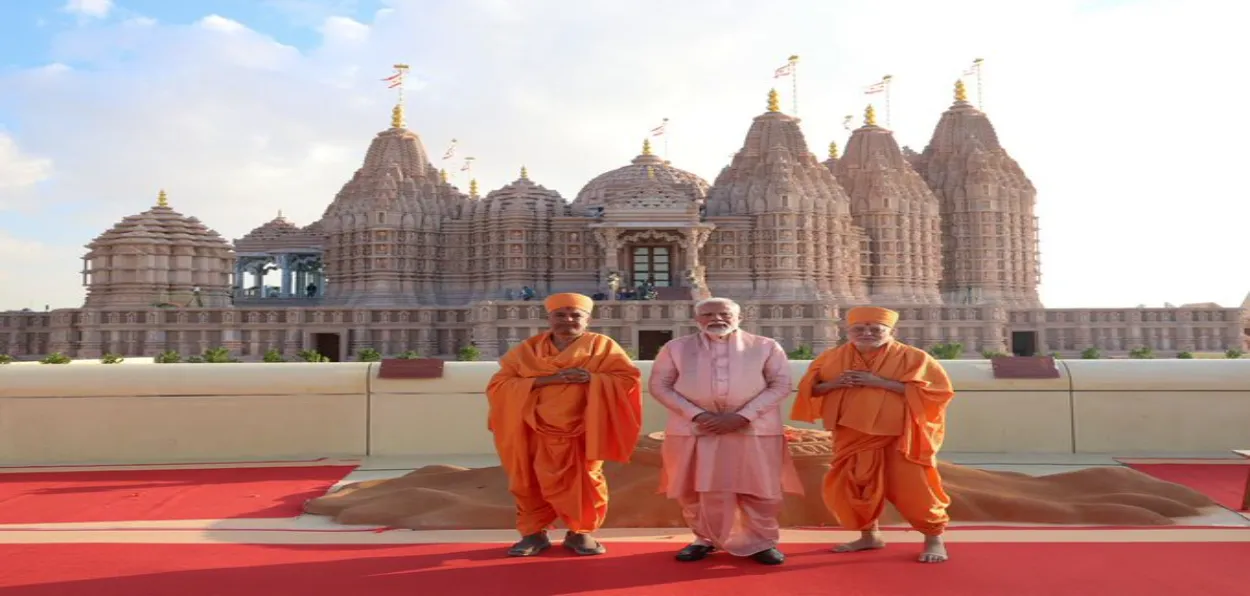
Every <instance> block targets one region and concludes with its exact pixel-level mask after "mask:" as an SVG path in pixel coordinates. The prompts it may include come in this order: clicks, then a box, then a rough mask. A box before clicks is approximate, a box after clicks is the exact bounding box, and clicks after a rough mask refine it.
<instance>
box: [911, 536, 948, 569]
mask: <svg viewBox="0 0 1250 596" xmlns="http://www.w3.org/2000/svg"><path fill="white" fill-rule="evenodd" d="M949 558H950V557H948V556H947V555H946V543H944V542H942V537H941V536H925V537H924V550H923V551H920V559H919V560H920V562H921V563H944V562H946V560H947V559H949Z"/></svg>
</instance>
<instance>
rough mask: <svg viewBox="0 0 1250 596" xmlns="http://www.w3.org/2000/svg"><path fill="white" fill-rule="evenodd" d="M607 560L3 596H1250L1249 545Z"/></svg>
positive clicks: (66, 560)
mask: <svg viewBox="0 0 1250 596" xmlns="http://www.w3.org/2000/svg"><path fill="white" fill-rule="evenodd" d="M608 546H609V549H610V552H609V554H608V555H606V556H603V557H592V558H578V557H573V556H570V555H566V554H564V553H563V552H557V551H560V549H559V548H558V547H557V548H555V549H553V551H551V552H549V553H548V554H546V555H544V556H541V557H539V558H537V559H508V558H506V557H501V556H500V554H501V550H502V549H503V548H505V547H506V545H500V544H487V545H483V544H441V545H403V546H365V547H350V546H329V547H320V546H255V545H235V544H206V545H159V544H151V545H128V544H116V545H108V544H65V545H33V544H20V545H12V544H5V545H0V561H3V565H4V571H3V572H0V589H2V590H3V593H4V594H5V596H79V595H82V596H114V595H117V596H121V595H126V596H132V595H135V594H176V595H178V596H210V595H214V596H215V595H221V594H227V595H230V596H253V595H255V596H261V595H265V596H268V595H288V594H289V595H300V596H311V595H321V594H327V595H335V596H342V595H345V594H363V595H367V596H386V595H389V594H403V595H405V596H411V595H413V594H466V595H468V594H474V595H477V594H482V595H493V594H504V595H510V596H512V595H514V596H556V595H564V594H598V595H613V596H662V595H671V596H687V595H690V594H716V595H717V596H734V595H741V596H766V595H770V594H785V595H788V596H803V595H812V596H816V595H820V596H826V595H829V594H838V595H839V596H867V595H911V594H924V595H925V596H976V595H993V596H1003V595H1007V594H1010V595H1012V596H1043V595H1044V596H1054V595H1055V594H1065V595H1066V594H1071V595H1086V594H1089V595H1094V594H1133V595H1134V596H1154V595H1160V596H1162V595H1165V594H1166V595H1174V594H1201V595H1203V596H1223V595H1228V596H1233V595H1240V594H1246V586H1247V584H1248V583H1250V565H1247V564H1246V561H1247V560H1250V543H1244V542H1242V543H1212V542H1196V543H1163V544H1160V543H1060V544H1054V543H1038V544H1019V543H1009V544H993V543H965V544H958V543H956V544H952V545H951V553H952V555H953V556H954V557H955V558H954V559H952V560H951V561H949V562H947V563H944V564H940V565H922V564H920V563H917V562H915V560H914V557H915V554H916V552H917V548H918V545H916V544H898V545H892V546H891V547H890V548H888V549H886V550H883V551H877V552H872V553H858V554H849V555H834V554H832V553H829V552H827V550H826V549H827V548H828V547H827V545H813V544H804V545H790V546H787V547H786V548H785V551H786V552H787V554H788V555H789V560H788V561H787V562H786V564H785V565H782V566H780V567H766V566H763V565H759V564H756V563H754V562H752V561H749V560H741V559H736V558H733V557H728V556H723V555H714V556H713V557H710V558H708V559H707V560H704V561H700V562H698V563H678V562H676V561H674V560H673V552H674V551H675V549H676V548H678V546H679V545H674V544H657V543H611V544H609V545H608Z"/></svg>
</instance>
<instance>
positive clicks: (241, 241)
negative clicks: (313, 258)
mask: <svg viewBox="0 0 1250 596" xmlns="http://www.w3.org/2000/svg"><path fill="white" fill-rule="evenodd" d="M320 245H321V237H320V236H319V235H317V234H310V233H309V232H308V228H301V227H299V226H297V225H295V224H294V223H292V222H291V220H289V219H287V218H285V217H283V216H282V212H281V211H279V212H278V216H277V217H275V218H273V219H271V220H269V221H267V222H265V223H264V224H262V225H261V226H259V227H257V228H256V229H254V230H252V231H251V232H248V233H247V234H246V235H245V236H243V237H242V238H238V239H236V240H235V241H234V248H235V250H236V251H238V252H269V251H274V250H280V249H308V248H314V247H318V246H320Z"/></svg>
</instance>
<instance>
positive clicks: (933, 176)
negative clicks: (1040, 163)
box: [915, 81, 1041, 308]
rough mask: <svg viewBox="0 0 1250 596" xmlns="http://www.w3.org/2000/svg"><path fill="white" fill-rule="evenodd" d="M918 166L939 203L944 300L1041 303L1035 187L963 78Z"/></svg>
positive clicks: (1020, 304)
mask: <svg viewBox="0 0 1250 596" xmlns="http://www.w3.org/2000/svg"><path fill="white" fill-rule="evenodd" d="M915 164H916V168H917V170H919V172H920V174H921V175H922V176H923V177H924V179H925V181H926V182H927V183H928V185H929V187H930V188H931V189H932V190H933V192H934V193H935V194H936V195H937V197H938V198H939V200H940V203H941V210H942V218H943V229H942V244H943V261H944V265H945V266H944V271H945V273H944V275H943V278H942V293H943V297H944V299H945V300H946V302H949V303H952V304H986V303H992V304H1003V305H1005V306H1008V307H1011V308H1041V300H1040V298H1039V297H1038V292H1037V289H1038V284H1039V283H1040V281H1041V272H1040V268H1039V261H1040V258H1039V251H1038V245H1037V242H1038V236H1037V217H1035V216H1034V214H1033V209H1034V205H1035V203H1036V199H1037V191H1036V189H1035V188H1034V187H1033V183H1032V182H1030V181H1029V179H1028V177H1027V176H1025V174H1024V171H1023V170H1022V169H1020V166H1019V164H1017V163H1016V161H1015V160H1014V159H1012V158H1011V156H1010V155H1008V154H1007V151H1006V150H1005V149H1003V147H1002V145H1000V144H999V142H998V135H997V134H996V133H995V131H994V125H993V124H991V123H990V119H989V118H988V117H987V116H986V115H985V113H984V112H982V111H980V110H978V109H977V108H975V107H973V106H972V104H971V103H969V102H968V97H967V90H966V89H965V88H964V84H963V81H957V82H956V83H955V103H954V104H953V105H952V106H951V107H950V108H949V109H947V110H946V112H944V113H943V114H942V118H941V119H940V120H939V121H938V124H937V128H936V129H935V130H934V131H933V138H932V139H931V140H930V141H929V145H928V146H927V147H925V150H924V152H923V153H921V154H920V155H919V156H918V158H917V159H916V160H915Z"/></svg>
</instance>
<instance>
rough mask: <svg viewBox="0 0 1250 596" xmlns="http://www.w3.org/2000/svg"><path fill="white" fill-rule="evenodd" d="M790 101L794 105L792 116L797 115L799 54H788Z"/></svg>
mask: <svg viewBox="0 0 1250 596" xmlns="http://www.w3.org/2000/svg"><path fill="white" fill-rule="evenodd" d="M790 85H791V89H792V90H791V91H790V101H791V102H792V104H793V105H794V116H795V117H796V118H797V117H798V116H799V56H798V55H797V54H795V55H792V56H790Z"/></svg>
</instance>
